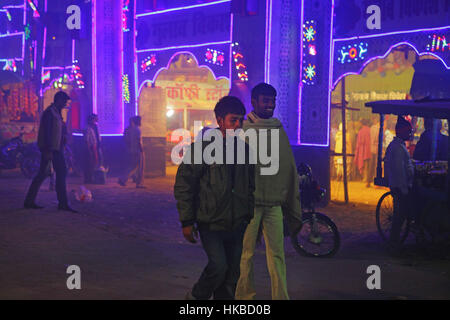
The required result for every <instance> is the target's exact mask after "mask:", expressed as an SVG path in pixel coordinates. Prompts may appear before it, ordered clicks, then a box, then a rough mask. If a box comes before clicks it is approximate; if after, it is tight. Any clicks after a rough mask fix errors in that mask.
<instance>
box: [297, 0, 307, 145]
mask: <svg viewBox="0 0 450 320" xmlns="http://www.w3.org/2000/svg"><path fill="white" fill-rule="evenodd" d="M304 5H305V1H304V0H302V4H301V5H300V10H301V14H300V72H299V76H300V78H299V81H298V126H297V144H300V126H301V123H302V121H301V120H302V88H303V82H302V70H303V19H304Z"/></svg>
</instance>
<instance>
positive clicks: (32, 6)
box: [28, 0, 40, 18]
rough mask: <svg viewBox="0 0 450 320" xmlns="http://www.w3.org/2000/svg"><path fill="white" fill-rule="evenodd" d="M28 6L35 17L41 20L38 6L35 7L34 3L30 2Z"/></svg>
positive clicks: (29, 0)
mask: <svg viewBox="0 0 450 320" xmlns="http://www.w3.org/2000/svg"><path fill="white" fill-rule="evenodd" d="M28 4H29V5H30V7H31V9H32V10H33V17H35V18H39V17H40V15H39V12H38V10H37V8H36V6H35V5H34V3H33V1H32V0H28Z"/></svg>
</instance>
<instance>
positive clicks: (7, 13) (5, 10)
mask: <svg viewBox="0 0 450 320" xmlns="http://www.w3.org/2000/svg"><path fill="white" fill-rule="evenodd" d="M0 12H4V13H5V14H6V18H7V19H8V21H12V17H11V14H10V13H9V11H8V9H0Z"/></svg>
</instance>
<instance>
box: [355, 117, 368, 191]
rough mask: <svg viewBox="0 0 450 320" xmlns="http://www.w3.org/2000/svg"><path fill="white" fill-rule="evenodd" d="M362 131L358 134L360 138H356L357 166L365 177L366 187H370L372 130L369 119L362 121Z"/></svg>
mask: <svg viewBox="0 0 450 320" xmlns="http://www.w3.org/2000/svg"><path fill="white" fill-rule="evenodd" d="M360 121H361V125H362V126H361V129H360V130H359V132H358V137H357V138H356V149H355V164H356V167H357V168H358V171H359V173H360V174H361V176H362V177H363V181H364V182H366V187H367V188H368V187H370V178H369V176H370V174H369V169H370V168H369V165H370V158H371V152H370V142H371V141H370V128H369V126H368V124H369V121H368V120H367V119H361V120H360Z"/></svg>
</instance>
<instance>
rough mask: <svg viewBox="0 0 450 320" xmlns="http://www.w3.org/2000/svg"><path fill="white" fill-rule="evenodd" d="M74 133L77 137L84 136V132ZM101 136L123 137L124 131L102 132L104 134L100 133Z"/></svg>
mask: <svg viewBox="0 0 450 320" xmlns="http://www.w3.org/2000/svg"><path fill="white" fill-rule="evenodd" d="M72 135H73V136H76V137H83V134H82V133H75V132H74V133H72ZM100 136H102V137H121V136H123V133H102V134H100Z"/></svg>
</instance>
